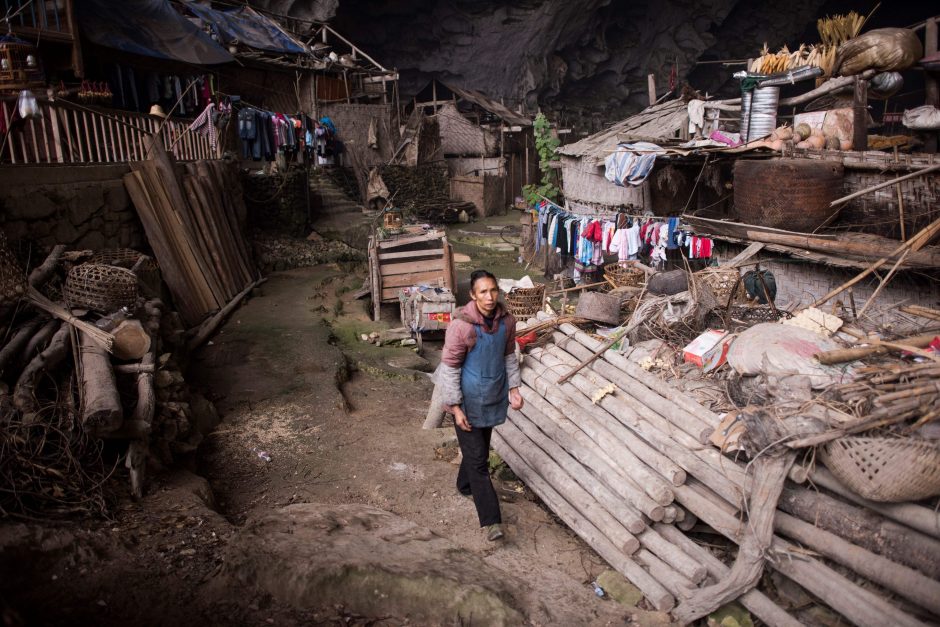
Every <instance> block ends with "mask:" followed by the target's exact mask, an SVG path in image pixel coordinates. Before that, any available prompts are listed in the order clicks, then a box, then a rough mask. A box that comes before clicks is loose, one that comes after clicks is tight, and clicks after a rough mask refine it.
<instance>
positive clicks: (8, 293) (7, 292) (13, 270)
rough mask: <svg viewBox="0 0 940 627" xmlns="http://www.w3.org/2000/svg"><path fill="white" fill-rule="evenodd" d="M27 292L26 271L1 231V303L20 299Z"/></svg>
mask: <svg viewBox="0 0 940 627" xmlns="http://www.w3.org/2000/svg"><path fill="white" fill-rule="evenodd" d="M25 294H26V272H24V271H23V269H22V268H21V267H20V264H19V262H18V261H17V260H16V255H14V254H13V251H12V250H10V246H9V245H8V244H7V238H6V236H5V235H4V234H3V232H2V231H0V304H2V303H4V302H8V301H15V300H19V298H20V297H22V296H24V295H25Z"/></svg>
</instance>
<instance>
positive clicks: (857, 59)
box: [833, 28, 924, 76]
mask: <svg viewBox="0 0 940 627" xmlns="http://www.w3.org/2000/svg"><path fill="white" fill-rule="evenodd" d="M922 56H924V47H923V46H922V45H921V43H920V39H919V38H918V37H917V35H916V34H915V33H914V31H912V30H908V29H906V28H877V29H875V30H870V31H868V32H867V33H864V34H862V35H859V36H858V37H856V38H855V39H850V40H848V41H847V42H845V43H844V44H842V45H841V46H839V51H838V52H837V53H836V61H835V65H834V66H833V67H834V70H833V75H834V76H836V75H840V76H855V75H856V74H861V73H862V72H864V71H865V70H871V69H874V70H878V71H879V72H895V71H900V70H906V69H907V68H909V67H911V66H913V65H914V64H915V63H917V61H918V60H920V58H921V57H922Z"/></svg>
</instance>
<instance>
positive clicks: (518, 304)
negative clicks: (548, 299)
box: [505, 283, 545, 320]
mask: <svg viewBox="0 0 940 627" xmlns="http://www.w3.org/2000/svg"><path fill="white" fill-rule="evenodd" d="M505 300H506V310H507V311H509V313H511V314H512V315H513V316H515V317H516V319H517V320H527V319H528V318H531V317H532V316H534V315H535V314H537V313H538V312H539V311H541V309H542V304H543V303H544V302H545V284H544V283H536V284H535V287H517V288H515V289H513V290H511V291H510V292H509V293H508V294H506V299H505Z"/></svg>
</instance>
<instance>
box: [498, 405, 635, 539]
mask: <svg viewBox="0 0 940 627" xmlns="http://www.w3.org/2000/svg"><path fill="white" fill-rule="evenodd" d="M507 422H508V423H509V424H511V425H512V426H513V428H515V429H518V430H519V431H520V432H521V433H522V434H524V435H525V437H527V438H528V439H529V440H531V441H532V442H533V443H534V444H535V445H536V446H538V447H539V448H540V449H542V450H543V451H544V452H545V454H546V455H548V456H549V457H550V458H551V459H552V460H553V461H554V462H555V463H556V464H558V466H559V467H560V468H561V469H562V470H564V471H565V472H566V473H568V475H569V476H570V477H571V478H572V479H573V480H574V481H575V482H577V483H578V484H579V485H580V486H581V487H582V488H584V490H585V491H586V492H587V493H588V494H590V495H591V496H592V497H593V498H594V499H596V500H597V502H598V503H599V504H600V505H601V507H603V508H604V509H606V510H607V511H608V512H609V513H610V515H611V516H613V517H614V518H615V519H616V520H618V521H620V522H621V524H623V525H624V528H626V529H627V531H629V532H631V533H637V532H638V531H642V530H643V529H646V524H644V523H643V521H642V519H641V518H640V517H639V516H638V515H637V512H636V510H634V509H633V508H632V507H630V506H629V505H627V503H626V501H625V500H623V499H622V498H620V497H619V496H618V495H617V494H615V493H614V492H613V491H612V490H611V489H610V488H608V487H607V486H608V485H609V484H610V483H612V482H614V481H616V480H617V479H616V477H619V473H617V472H616V471H613V469H609V470H608V472H612V473H613V474H609V475H607V476H601V477H597V478H594V477H591V476H589V475H588V474H587V473H585V472H584V468H585V467H584V465H583V464H582V463H581V462H580V460H578V459H577V458H575V457H573V456H572V455H570V454H569V453H568V452H567V451H566V450H565V448H564V447H563V446H562V444H561V441H560V438H559V437H558V435H559V433H558V430H555V432H554V434H553V435H554V437H550V436H547V435H546V434H545V433H543V432H542V431H541V430H540V429H541V428H542V426H543V425H545V424H546V421H542V422H540V423H538V425H536V423H534V422H533V421H531V420H529V418H527V417H526V415H525V414H524V413H522V412H519V411H514V410H513V411H510V412H509V420H508V421H507ZM526 459H527V461H528V457H527V458H526ZM529 463H530V465H532V462H531V461H530V462H529ZM543 476H544V475H543ZM556 487H557V486H556ZM632 521H638V522H639V523H640V524H639V525H637V526H638V527H639V529H638V531H634V529H636V527H637V526H634V525H633V524H632ZM631 546H632V547H633V549H632V550H630V551H628V553H634V552H636V550H637V549H639V548H640V545H639V542H637V543H636V545H635V546H634V545H633V544H632V543H631Z"/></svg>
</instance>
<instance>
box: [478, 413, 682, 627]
mask: <svg viewBox="0 0 940 627" xmlns="http://www.w3.org/2000/svg"><path fill="white" fill-rule="evenodd" d="M493 446H494V449H495V450H496V452H497V453H498V454H499V456H500V457H502V458H503V460H505V461H506V463H507V464H509V466H510V467H511V468H512V469H513V472H514V473H516V475H517V476H518V477H519V478H520V479H522V480H523V481H524V482H525V484H526V485H527V486H529V487H530V488H531V489H532V490H533V491H534V492H535V493H536V494H538V496H539V498H541V499H542V500H543V501H544V502H545V503H546V504H547V505H548V506H549V507H551V509H552V511H554V512H555V514H556V515H557V516H558V517H559V518H561V520H562V521H564V523H565V524H566V525H568V527H570V528H571V530H572V531H574V532H575V533H576V534H577V535H578V536H579V537H580V538H581V539H582V540H584V541H585V542H587V543H588V545H590V546H591V548H593V549H594V550H595V551H597V553H598V555H600V556H601V557H602V558H603V559H604V560H605V561H606V562H607V563H608V564H610V565H611V566H613V567H614V568H615V569H616V570H617V571H618V572H620V574H622V575H623V576H624V577H626V578H627V580H628V581H630V583H632V584H633V585H635V586H636V587H637V588H639V589H640V592H642V593H643V596H645V597H646V598H647V599H648V600H649V601H650V603H652V604H653V606H654V607H655V608H656V609H658V610H659V611H661V612H668V611H669V610H671V609H672V608H673V607H674V606H675V597H673V595H672V594H670V593H669V591H667V590H666V588H665V587H663V585H662V584H661V583H659V582H658V581H656V579H654V578H653V577H652V576H651V575H650V574H649V573H648V572H646V571H645V570H644V569H643V568H642V567H641V566H640V565H639V564H637V563H636V562H635V561H633V560H631V559H630V558H629V557H627V556H626V555H624V554H623V552H622V551H620V550H618V549H617V547H615V546H614V544H613V543H612V542H611V541H610V540H609V539H607V537H606V536H604V535H603V534H602V533H601V532H600V531H599V530H598V529H597V527H595V526H594V525H593V524H592V523H591V522H590V521H589V520H587V519H586V518H585V517H584V516H583V515H581V514H580V513H578V511H577V510H576V509H575V508H574V507H572V506H571V505H570V504H569V503H568V502H567V501H566V500H565V499H564V498H563V497H562V496H561V495H559V494H558V492H556V491H555V490H554V488H552V487H551V485H550V484H549V483H548V482H546V481H544V480H543V479H541V478H540V477H539V476H538V474H537V473H536V472H535V471H534V470H533V469H532V468H531V466H529V465H528V464H527V463H526V462H525V460H524V459H523V458H522V457H521V456H520V455H519V454H518V453H517V452H516V451H515V449H513V448H512V446H511V445H509V444H508V443H506V441H505V440H504V439H503V438H502V435H501V434H500V431H499V430H498V429H497V430H495V431H494V432H493Z"/></svg>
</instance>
